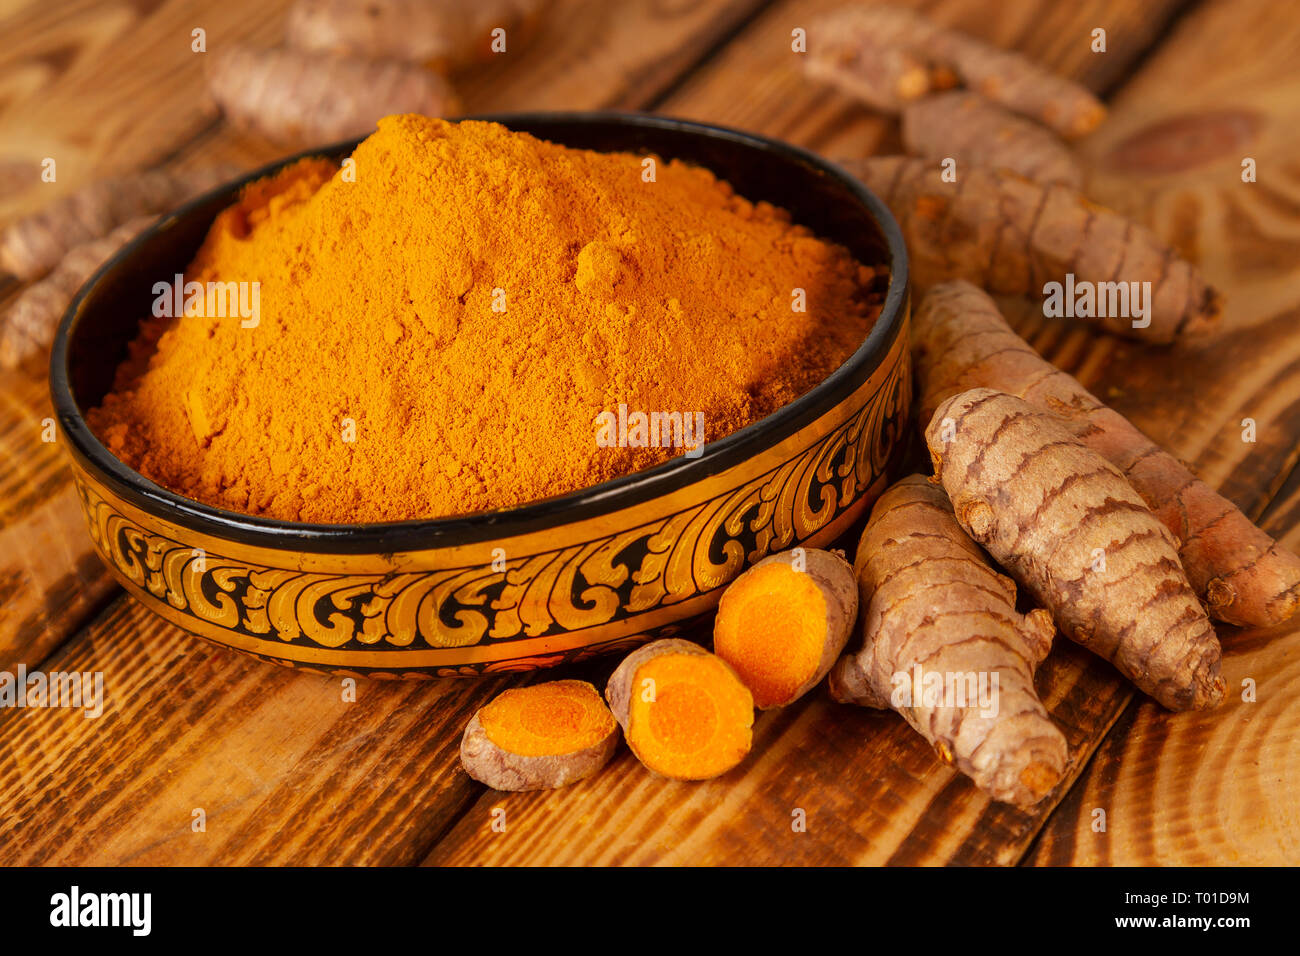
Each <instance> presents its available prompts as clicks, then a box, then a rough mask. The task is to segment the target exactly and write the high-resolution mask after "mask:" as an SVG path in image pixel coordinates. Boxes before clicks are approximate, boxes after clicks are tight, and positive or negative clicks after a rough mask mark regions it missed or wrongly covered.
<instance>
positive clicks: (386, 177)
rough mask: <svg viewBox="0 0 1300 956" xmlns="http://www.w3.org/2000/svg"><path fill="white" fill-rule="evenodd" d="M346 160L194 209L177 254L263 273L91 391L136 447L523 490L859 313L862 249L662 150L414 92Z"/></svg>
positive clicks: (219, 496)
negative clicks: (606, 144) (479, 112)
mask: <svg viewBox="0 0 1300 956" xmlns="http://www.w3.org/2000/svg"><path fill="white" fill-rule="evenodd" d="M353 160H354V163H355V165H354V166H353V165H352V164H345V166H344V168H343V169H339V168H338V167H337V166H335V165H334V164H332V163H328V162H326V161H324V160H307V161H303V162H301V163H299V164H296V165H294V166H291V167H289V168H287V169H285V170H283V171H282V172H281V173H279V174H278V175H276V176H274V177H272V178H270V179H269V180H263V181H261V182H259V183H255V184H253V185H252V186H250V187H248V188H247V189H246V190H245V191H244V193H243V194H242V196H241V199H240V201H239V203H238V204H237V205H235V206H234V207H232V208H231V209H229V210H227V211H226V212H224V213H223V214H222V215H221V216H220V217H219V218H218V219H217V220H216V222H215V223H214V224H213V227H212V229H211V232H210V233H209V235H208V237H207V239H206V241H205V243H204V245H203V247H202V248H201V250H200V251H199V253H198V255H197V257H196V259H195V261H194V262H193V264H192V265H191V268H190V269H189V270H188V271H187V272H186V275H185V279H186V280H187V282H198V283H201V284H203V285H204V286H207V285H208V284H209V283H232V282H233V283H254V282H255V283H257V284H258V285H257V287H256V288H257V293H256V296H253V295H252V294H245V295H244V297H243V298H241V299H240V302H241V303H244V304H248V303H249V302H255V303H256V304H257V309H256V313H257V314H256V315H255V316H250V315H249V314H246V313H248V312H249V311H250V310H248V309H244V310H243V311H240V310H237V309H234V308H225V309H222V308H219V307H218V306H217V302H216V300H214V298H213V297H212V296H208V297H207V298H206V299H204V298H203V297H202V296H199V297H198V299H199V300H200V301H199V302H198V304H197V306H193V305H192V304H190V305H191V306H192V307H190V308H188V310H182V311H185V314H181V315H180V316H179V317H175V318H172V317H168V316H167V315H165V314H164V315H162V316H155V317H152V318H149V319H147V320H146V321H145V323H144V326H143V327H142V330H141V333H140V336H139V339H138V340H137V341H136V342H135V343H134V345H133V350H132V355H131V357H130V358H128V360H127V361H126V362H125V363H124V364H123V366H122V367H121V368H120V369H119V370H118V376H117V380H116V383H115V385H114V389H113V391H112V392H111V393H110V394H109V395H108V396H107V397H106V398H105V400H104V403H103V405H102V406H101V407H100V408H98V409H95V410H93V411H92V413H91V415H90V422H91V425H92V427H93V428H94V429H95V431H96V433H97V434H98V435H99V436H100V437H101V438H102V439H103V440H104V441H105V443H106V444H107V445H108V447H109V448H110V449H111V450H112V451H113V453H114V454H116V455H118V456H119V457H120V458H121V459H122V460H123V461H125V462H126V463H127V464H128V465H130V466H132V467H134V468H136V469H137V470H138V471H140V472H141V473H142V474H144V475H145V476H146V477H148V478H150V479H152V480H154V481H156V482H157V483H159V484H161V485H163V486H164V487H167V488H170V489H172V490H174V491H176V492H179V493H181V494H184V495H187V496H189V497H192V498H195V499H198V500H200V501H203V502H207V503H209V504H212V505H216V506H219V507H224V508H229V509H234V510H237V511H242V512H246V513H248V514H253V515H263V516H269V517H275V518H280V519H287V520H293V521H315V522H330V523H353V522H369V521H386V520H401V519H407V518H419V517H434V516H441V515H454V514H462V513H466V512H471V511H476V510H481V509H489V508H497V507H504V506H510V505H515V504H520V503H523V502H527V501H531V500H535V499H539V498H543V497H548V496H551V495H555V494H560V493H564V492H568V491H572V490H575V489H578V488H581V487H584V486H587V485H590V484H593V483H595V482H599V481H602V480H605V479H609V478H613V477H616V476H620V475H624V474H627V473H629V472H632V471H635V470H638V469H642V468H646V467H648V466H651V465H654V464H658V463H660V462H662V461H665V460H667V459H668V458H670V457H672V456H675V455H679V454H682V453H683V451H684V450H686V449H684V448H683V447H681V445H682V441H684V440H685V437H686V436H682V441H678V447H662V446H663V445H667V444H669V443H670V441H669V439H671V440H672V441H677V440H678V437H679V436H678V435H677V434H676V433H675V432H674V433H673V434H672V435H668V434H667V433H668V432H669V431H670V429H664V430H663V432H664V434H661V435H660V436H659V437H660V438H661V439H663V440H662V441H661V442H660V445H661V447H642V446H641V443H642V442H644V441H648V440H652V438H653V436H647V435H646V434H645V433H644V432H643V431H641V430H638V429H637V428H636V427H631V428H627V429H624V428H622V427H620V428H617V429H610V428H604V432H605V434H604V435H603V437H602V434H601V433H602V427H603V426H601V425H599V424H598V423H599V422H601V421H602V420H603V421H605V422H606V423H608V422H609V421H611V420H613V419H614V418H615V417H617V416H620V414H624V415H626V416H627V420H628V421H630V422H632V423H633V425H635V423H636V421H637V419H636V418H635V414H636V413H637V412H643V413H652V412H672V413H680V414H681V415H682V416H683V417H684V418H686V420H687V421H689V422H702V424H703V428H704V436H703V437H704V439H705V440H707V441H713V440H715V439H717V438H720V437H722V436H724V435H726V434H728V433H730V432H732V431H735V430H736V429H738V428H740V427H742V426H744V425H746V424H748V423H750V422H753V421H755V420H756V419H758V418H760V417H762V416H764V415H766V414H768V413H770V412H772V411H774V410H776V409H777V408H778V407H780V406H781V405H783V404H785V403H787V402H789V401H790V400H792V399H793V398H795V397H797V396H798V395H799V394H801V393H802V392H805V391H807V390H808V389H809V388H811V387H812V386H813V385H815V384H817V383H818V382H819V381H820V380H822V379H823V378H825V376H826V375H827V374H828V373H829V372H831V371H832V370H833V369H834V368H836V367H837V366H838V365H840V364H841V363H842V362H843V361H844V360H845V359H846V358H847V357H848V356H849V355H850V354H851V353H852V351H853V350H854V349H855V348H856V347H857V346H858V345H859V344H860V343H861V341H862V340H863V337H864V336H865V335H866V333H867V331H868V329H869V328H870V326H871V324H872V322H873V321H874V320H875V318H876V316H877V315H878V312H879V303H880V295H879V293H880V291H882V288H883V281H882V279H883V270H882V269H880V268H874V269H873V268H870V267H868V266H864V265H861V264H859V263H857V262H856V261H854V259H853V258H852V257H851V256H850V254H849V253H848V252H847V251H846V250H845V249H843V248H841V247H839V246H836V245H833V244H831V243H828V242H825V241H823V240H821V239H818V238H817V237H816V236H814V235H813V234H812V233H811V232H809V231H808V230H807V229H805V228H803V227H800V226H797V225H793V224H792V223H791V222H790V218H789V216H788V214H786V213H785V212H784V211H782V210H780V209H776V208H774V207H772V206H771V205H768V204H766V203H761V202H760V203H752V202H749V201H748V200H746V199H744V198H742V197H740V196H738V195H736V194H735V192H734V191H733V190H732V189H731V187H730V186H729V185H728V184H727V183H725V182H722V181H720V180H718V179H717V178H716V177H715V176H714V175H713V174H712V173H710V172H708V171H707V170H704V169H700V168H696V167H692V166H689V165H685V164H682V163H679V162H677V161H672V162H664V161H659V162H657V163H656V164H655V168H654V175H653V176H648V175H646V170H647V165H646V164H644V163H643V157H640V156H635V155H632V154H610V153H597V152H590V151H582V150H574V149H568V148H566V147H563V146H559V145H556V144H552V143H548V142H545V141H541V140H538V139H536V138H534V137H532V136H529V135H526V134H522V133H515V132H511V131H509V130H507V129H505V128H504V127H502V126H499V125H495V124H489V123H481V122H462V123H458V124H453V123H448V122H444V121H441V120H436V119H427V118H424V117H419V116H414V115H407V116H393V117H389V118H387V119H385V120H382V121H381V122H380V124H379V129H378V131H377V132H376V133H374V134H373V135H372V136H370V137H369V138H368V139H367V140H365V141H364V142H363V143H362V144H361V145H360V146H359V147H358V148H357V150H356V151H355V153H354V156H353ZM160 279H164V280H167V281H170V280H171V279H172V277H171V276H165V277H160ZM229 288H230V289H231V290H232V294H231V296H229V297H228V298H229V303H230V304H232V303H233V302H234V301H235V300H234V297H233V290H235V288H236V287H234V286H231V287H229ZM239 288H240V289H241V290H246V289H247V288H251V287H244V286H241V287H239ZM795 290H803V295H804V296H806V310H805V311H799V310H798V309H797V308H794V307H793V304H796V303H797V302H798V294H797V293H796V291H795ZM168 295H169V294H168V293H163V294H162V296H160V298H161V299H162V300H163V302H164V304H166V301H168V298H167V297H168ZM178 301H179V298H178ZM205 303H206V304H205ZM159 311H162V312H164V313H165V312H166V311H167V310H166V309H165V308H164V309H161V310H159V309H155V313H157V312H159ZM219 312H225V313H226V314H224V315H222V314H215V313H219ZM231 313H234V314H231ZM620 406H626V408H625V409H624V410H623V412H622V413H620ZM602 413H610V415H608V416H605V417H604V418H603V419H602ZM697 413H698V415H697ZM614 433H617V434H614ZM610 439H618V440H617V441H613V442H611V440H610Z"/></svg>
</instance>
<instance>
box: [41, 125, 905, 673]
mask: <svg viewBox="0 0 1300 956" xmlns="http://www.w3.org/2000/svg"><path fill="white" fill-rule="evenodd" d="M476 118H478V119H492V120H496V121H498V122H501V123H504V124H505V125H506V126H508V127H510V128H512V129H516V130H523V131H526V132H529V133H532V134H534V135H536V136H539V137H542V138H545V139H548V140H551V141H554V142H558V143H563V144H565V145H567V146H572V147H582V148H589V149H597V150H606V151H615V150H626V151H632V152H641V151H647V152H653V153H656V154H658V155H659V156H662V157H666V158H677V159H681V160H684V161H687V162H690V163H695V164H699V165H702V166H705V167H707V168H709V169H711V170H713V171H714V172H715V173H717V175H718V176H720V177H721V178H723V179H726V180H727V181H729V182H730V183H731V184H732V185H733V186H734V187H735V188H736V190H737V191H738V192H739V193H740V194H741V195H743V196H746V197H748V198H749V199H752V200H762V199H765V200H768V201H770V202H772V203H774V204H776V205H778V206H781V207H783V208H785V209H788V210H789V211H790V212H791V213H792V215H793V217H794V219H795V221H796V222H799V223H802V224H803V225H806V226H808V227H810V228H811V229H813V230H814V231H815V232H816V233H817V234H818V235H820V236H823V237H826V238H829V239H832V240H835V241H837V242H840V243H842V244H843V245H845V246H847V247H848V248H849V249H850V250H851V251H852V252H853V253H854V254H855V255H856V256H857V257H858V258H859V259H860V260H861V261H863V262H868V263H871V262H881V261H884V262H887V263H888V264H889V267H890V270H891V278H890V283H889V287H888V292H887V297H886V299H885V303H884V310H883V312H882V314H881V316H880V318H879V321H878V322H877V323H876V324H875V326H874V327H873V328H872V329H871V331H870V333H869V334H868V335H867V337H866V339H865V341H863V342H862V344H861V346H860V347H859V348H858V349H857V351H856V352H854V353H853V355H852V356H851V357H850V358H849V359H848V360H847V361H846V362H845V363H844V364H843V365H842V366H841V367H840V368H839V369H837V370H836V371H835V372H834V373H832V374H831V375H830V376H829V377H828V378H827V379H826V380H825V381H823V382H822V383H821V384H820V385H818V386H817V387H816V388H814V389H812V390H811V391H810V392H808V393H806V394H805V395H803V396H801V397H800V398H798V399H797V400H796V401H794V402H791V403H790V404H789V405H786V406H784V407H783V408H781V409H779V410H778V411H776V412H775V413H773V414H771V415H769V416H768V417H766V418H764V419H762V420H761V421H758V422H755V423H754V424H752V425H749V426H748V427H746V428H743V429H741V430H740V431H738V432H735V433H734V434H731V435H728V436H726V437H723V438H720V439H718V440H716V441H711V442H709V443H708V444H707V445H706V446H705V448H704V450H703V453H702V454H700V455H699V457H697V458H687V457H684V456H683V457H678V458H676V459H674V460H672V461H669V462H667V463H665V464H661V465H659V466H657V467H654V468H650V469H648V470H646V471H641V472H637V473H635V474H630V475H627V476H625V477H622V478H618V479H615V480H612V481H607V482H604V483H602V484H598V485H595V486H593V487H589V488H585V489H582V490H580V491H575V492H573V493H571V494H565V495H562V496H559V497H555V498H550V499H546V500H542V501H537V502H533V503H530V504H526V505H522V506H518V507H511V508H505V509H500V510H495V511H484V512H478V513H475V514H468V515H462V516H457V517H451V518H437V519H431V520H417V521H402V522H395V523H384V524H364V525H323V524H295V523H292V522H286V521H277V520H271V519H267V518H258V517H250V516H248V515H244V514H239V513H236V512H232V511H226V510H223V509H220V508H215V507H211V506H209V505H206V504H201V503H199V502H197V501H194V500H192V499H189V498H185V497H183V496H181V495H178V494H175V493H173V492H171V491H168V490H167V489H165V488H161V487H159V486H158V485H156V484H154V483H153V482H151V481H149V480H147V479H146V478H144V477H142V476H141V475H139V474H138V473H136V472H135V471H133V470H132V469H131V468H129V467H127V466H126V465H124V464H123V463H122V462H121V461H119V460H118V459H116V458H115V457H114V456H113V455H112V454H110V453H109V451H108V450H107V449H106V448H105V447H104V445H103V444H101V442H100V441H99V439H98V438H96V437H95V435H94V434H92V432H91V431H90V429H89V428H88V427H87V426H86V422H85V419H84V417H83V415H84V413H85V411H86V410H87V409H89V408H92V407H94V406H96V405H98V404H99V403H100V401H101V399H102V398H103V396H104V394H105V393H106V392H107V390H108V389H109V387H110V385H111V383H112V379H113V374H114V371H115V369H116V367H117V365H118V364H119V362H120V361H121V360H122V358H123V357H124V356H125V354H126V347H127V343H128V342H129V341H130V340H131V339H133V338H134V336H135V335H136V332H137V329H138V326H139V322H140V319H141V317H142V316H145V315H147V314H148V313H149V304H150V303H151V301H152V298H153V296H152V292H151V289H152V286H153V283H154V282H155V281H158V277H159V276H164V277H167V278H168V279H170V277H171V276H172V275H173V274H175V273H178V272H182V271H183V270H184V268H185V267H186V266H187V265H188V263H189V262H190V260H191V259H192V257H193V256H194V254H195V252H196V251H197V249H198V247H199V244H200V242H201V241H202V239H203V237H204V235H205V234H206V232H207V230H208V227H209V226H210V225H211V223H212V221H213V219H214V218H215V217H216V215H217V213H218V212H219V211H221V210H222V209H223V208H225V207H226V206H228V205H230V204H231V203H232V202H233V201H234V200H235V198H236V195H237V192H238V190H239V188H240V186H241V185H242V184H243V183H245V182H248V181H249V180H252V179H256V178H259V177H261V176H265V175H267V174H269V173H270V172H273V171H274V170H275V169H277V168H279V167H280V166H282V165H284V164H285V163H288V162H292V161H293V159H297V158H298V157H293V158H292V159H286V160H284V161H282V162H280V163H276V164H273V165H271V166H268V167H266V168H264V169H260V170H257V171H256V172H253V173H250V174H249V175H247V176H245V177H243V178H242V179H241V180H239V181H236V182H231V183H230V184H228V185H226V186H224V187H222V188H219V189H216V190H214V191H212V192H210V193H208V194H206V195H205V196H202V197H200V198H198V199H196V200H194V201H193V202H190V203H189V204H187V205H186V206H184V207H182V208H181V209H179V210H178V211H176V212H175V213H173V214H171V215H169V216H167V217H165V218H163V219H162V220H161V221H160V222H159V223H158V224H157V225H155V226H153V227H152V228H150V229H149V230H148V231H147V232H145V233H144V234H142V235H141V236H140V237H139V238H138V239H136V240H135V241H134V242H132V243H131V244H130V245H129V246H127V247H126V248H125V249H123V250H122V251H121V252H120V253H119V254H118V255H116V256H115V257H114V258H113V259H112V260H111V261H110V262H108V263H107V264H106V265H105V266H104V268H103V269H101V270H100V271H99V272H98V273H97V274H96V276H95V277H94V278H93V279H92V280H91V281H90V282H89V283H88V284H87V286H86V287H85V288H84V289H83V290H82V291H81V293H80V295H79V296H78V297H77V299H76V301H75V302H74V303H73V304H72V306H71V307H70V308H69V310H68V313H67V315H65V316H64V318H63V320H62V324H61V326H60V329H59V332H58V337H57V340H56V342H55V346H54V351H53V356H52V359H51V375H50V381H51V391H52V394H53V399H54V405H55V409H56V412H57V416H58V422H59V425H60V428H61V431H62V434H61V437H62V439H63V443H64V445H65V447H67V448H68V449H69V450H70V452H71V456H72V462H73V466H74V472H75V480H76V486H77V489H78V492H79V494H80V497H81V501H82V505H83V507H84V510H85V515H86V521H87V523H88V524H89V527H90V533H91V535H92V537H93V538H94V543H95V547H96V548H97V549H98V551H99V554H100V555H101V556H102V557H103V559H104V560H105V561H106V562H107V563H108V566H109V567H110V568H111V569H112V571H113V573H114V574H115V575H116V576H117V578H118V580H120V581H121V582H122V584H123V586H124V587H125V588H126V589H127V590H128V591H130V592H131V593H132V594H133V595H135V597H136V598H138V599H139V600H140V601H141V602H142V603H144V605H145V606H146V607H148V608H150V609H151V610H153V611H155V612H156V613H158V614H160V615H162V616H163V617H164V618H166V619H167V620H169V621H171V622H173V623H174V624H177V625H179V626H180V627H182V628H185V629H186V630H189V631H192V632H193V633H195V634H197V635H199V636H201V637H204V638H207V639H209V640H211V641H215V642H216V643H218V644H221V645H224V646H227V647H231V648H234V649H236V650H239V651H243V652H246V653H248V654H253V655H255V656H257V657H259V658H262V659H265V660H268V661H274V662H277V663H281V664H288V665H292V666H295V667H302V668H309V669H314V670H322V671H330V672H346V673H351V674H359V675H373V676H402V677H405V676H461V675H465V676H469V675H475V674H481V673H488V672H497V671H510V670H526V669H531V668H536V667H545V666H550V665H555V664H559V663H562V662H567V661H573V660H578V659H582V658H586V657H589V656H591V655H593V654H597V653H603V652H607V651H612V650H618V649H626V648H629V647H632V646H634V645H636V644H638V643H641V642H644V641H646V640H649V639H651V638H655V637H661V636H665V635H668V634H672V633H675V632H677V631H679V630H680V629H682V628H683V627H684V626H686V625H687V623H688V622H690V621H691V620H692V619H695V618H698V617H700V616H701V615H705V614H707V613H708V612H709V611H711V610H712V609H713V608H714V606H715V605H716V603H717V601H718V598H719V595H720V593H721V589H722V587H723V586H724V585H725V584H726V583H727V582H728V581H730V580H731V579H732V578H734V577H735V576H736V575H737V574H738V573H740V571H742V570H743V569H744V568H745V567H746V566H747V565H749V564H752V563H753V562H755V561H757V560H758V559H760V558H762V557H763V556H764V555H767V554H769V553H771V552H774V551H780V550H783V549H786V548H790V547H793V546H796V545H806V546H823V545H826V544H828V543H830V542H831V541H833V540H835V539H836V538H837V537H838V536H840V535H842V534H843V532H844V531H845V529H847V528H848V527H849V526H850V525H851V524H853V523H854V522H855V521H857V520H858V519H859V518H860V517H861V516H862V515H863V514H864V512H865V510H866V509H867V507H868V506H869V505H870V503H871V502H872V501H873V500H874V498H875V497H876V496H877V495H878V494H879V493H880V491H881V490H883V488H884V487H885V486H886V484H887V483H889V482H890V481H891V480H892V479H893V478H895V477H897V475H896V474H895V472H896V470H897V467H898V465H897V462H898V461H899V459H900V457H901V455H902V453H903V446H904V445H905V441H904V436H905V435H906V433H907V427H908V413H909V408H910V403H911V384H910V373H909V368H910V366H909V362H908V353H907V322H908V287H907V258H906V252H905V250H904V247H903V240H902V236H901V234H900V233H899V230H898V226H897V225H896V224H895V222H894V220H893V218H892V217H891V216H890V214H889V212H888V211H887V210H886V209H885V206H884V205H883V204H882V203H881V202H880V200H878V199H877V198H876V197H875V196H873V195H872V194H871V193H870V192H868V191H867V190H866V189H865V188H863V187H862V186H861V185H860V184H859V183H858V182H857V181H856V180H854V179H853V178H852V177H850V176H849V175H848V174H847V173H845V172H844V171H842V170H841V169H839V168H838V167H836V166H834V165H833V164H831V163H828V162H826V161H824V160H822V159H820V158H819V157H817V156H815V155H813V154H811V153H809V152H806V151H805V150H802V149H798V148H795V147H793V146H789V145H787V144H785V143H780V142H776V141H774V140H771V139H765V138H763V137H760V136H755V135H752V134H749V133H743V132H738V131H736V130H730V129H724V128H721V127H717V126H708V125H704V124H700V123H692V122H684V121H681V120H675V119H668V118H665V117H659V116H648V115H636V114H623V113H529V114H509V115H496V116H484V117H476ZM354 146H355V143H344V144H340V145H338V146H335V147H330V148H327V149H322V150H313V151H311V152H309V153H305V154H303V155H327V156H330V157H333V158H336V159H341V158H342V157H344V156H346V155H348V154H349V153H350V152H351V151H352V149H353V147H354Z"/></svg>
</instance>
